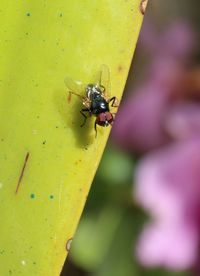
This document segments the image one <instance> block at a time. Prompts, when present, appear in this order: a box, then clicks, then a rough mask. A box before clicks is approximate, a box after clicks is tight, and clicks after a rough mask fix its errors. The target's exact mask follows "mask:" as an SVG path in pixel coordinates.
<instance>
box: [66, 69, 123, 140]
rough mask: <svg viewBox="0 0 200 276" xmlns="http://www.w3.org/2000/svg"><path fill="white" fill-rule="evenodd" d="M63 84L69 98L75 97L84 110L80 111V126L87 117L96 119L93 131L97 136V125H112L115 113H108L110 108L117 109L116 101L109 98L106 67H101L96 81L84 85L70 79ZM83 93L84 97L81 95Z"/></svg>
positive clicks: (108, 78) (108, 76)
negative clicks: (81, 119) (81, 120)
mask: <svg viewBox="0 0 200 276" xmlns="http://www.w3.org/2000/svg"><path fill="white" fill-rule="evenodd" d="M65 84H66V86H67V88H68V90H69V98H68V100H69V101H70V100H71V95H72V94H73V95H76V96H77V97H79V98H80V99H81V101H82V104H83V105H84V108H82V109H81V110H80V113H81V115H82V116H83V117H84V121H83V123H82V124H81V127H83V126H84V125H85V123H86V120H87V118H88V115H89V116H92V115H94V116H95V117H96V120H95V123H94V129H95V133H96V135H95V136H97V125H99V126H102V127H107V126H109V125H112V124H113V121H114V117H115V113H112V112H110V105H111V107H118V105H119V104H118V99H117V98H116V97H115V96H114V97H111V98H109V92H110V71H109V68H108V67H107V66H106V65H102V66H101V70H100V73H99V77H98V81H97V82H96V83H90V84H87V85H84V84H83V83H82V82H80V81H73V80H72V79H71V78H68V77H67V78H66V79H65ZM83 92H84V93H85V95H84V96H82V95H81V94H83Z"/></svg>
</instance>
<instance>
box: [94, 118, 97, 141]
mask: <svg viewBox="0 0 200 276" xmlns="http://www.w3.org/2000/svg"><path fill="white" fill-rule="evenodd" d="M94 130H95V138H97V123H96V121H95V123H94Z"/></svg>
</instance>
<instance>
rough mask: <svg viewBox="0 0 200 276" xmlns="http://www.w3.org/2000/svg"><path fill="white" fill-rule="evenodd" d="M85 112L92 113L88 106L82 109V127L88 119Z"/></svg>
mask: <svg viewBox="0 0 200 276" xmlns="http://www.w3.org/2000/svg"><path fill="white" fill-rule="evenodd" d="M84 112H89V113H90V110H89V109H88V108H83V109H81V110H80V113H81V115H82V116H83V117H84V121H83V123H82V124H81V127H83V126H84V125H85V123H86V120H87V116H86V115H85V113H84Z"/></svg>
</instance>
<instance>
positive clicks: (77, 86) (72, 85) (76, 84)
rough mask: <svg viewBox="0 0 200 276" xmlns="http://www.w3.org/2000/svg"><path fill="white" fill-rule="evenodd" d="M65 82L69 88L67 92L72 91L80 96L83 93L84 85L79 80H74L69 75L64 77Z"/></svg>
mask: <svg viewBox="0 0 200 276" xmlns="http://www.w3.org/2000/svg"><path fill="white" fill-rule="evenodd" d="M65 84H66V86H67V88H68V90H69V92H73V93H76V94H80V96H82V97H83V96H85V95H84V90H85V85H84V84H83V83H82V82H81V81H77V80H76V81H75V80H73V79H72V78H70V77H66V78H65Z"/></svg>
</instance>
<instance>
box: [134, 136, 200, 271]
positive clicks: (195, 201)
mask: <svg viewBox="0 0 200 276" xmlns="http://www.w3.org/2000/svg"><path fill="white" fill-rule="evenodd" d="M135 181H136V186H135V189H134V197H135V198H136V200H137V201H138V202H139V204H141V205H142V206H143V207H144V208H145V209H147V210H148V212H149V213H150V215H151V217H152V221H151V222H150V223H149V224H148V225H147V226H146V227H145V229H144V231H143V233H142V235H141V236H140V239H139V242H138V248H137V255H138V257H139V259H140V261H141V262H142V263H143V264H144V265H147V266H156V265H162V266H166V267H168V268H171V269H185V268H188V267H191V266H192V265H194V263H195V261H196V259H197V253H198V246H199V237H200V236H199V231H200V221H199V215H200V212H199V210H200V209H199V208H200V140H199V139H198V140H190V141H185V142H182V143H174V144H171V145H169V146H166V147H165V148H162V149H161V150H158V151H155V152H154V153H150V154H148V155H147V156H146V157H145V158H143V160H142V161H141V162H140V164H139V166H138V169H137V173H136V180H135Z"/></svg>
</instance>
